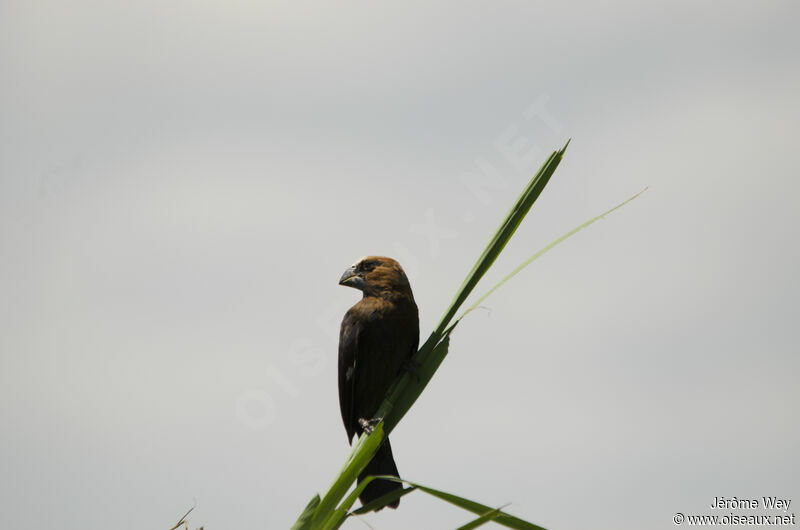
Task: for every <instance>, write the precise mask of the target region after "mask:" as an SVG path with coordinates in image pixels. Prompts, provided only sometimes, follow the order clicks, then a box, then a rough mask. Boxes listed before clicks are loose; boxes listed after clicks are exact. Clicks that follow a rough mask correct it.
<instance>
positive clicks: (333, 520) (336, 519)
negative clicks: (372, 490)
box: [321, 475, 375, 530]
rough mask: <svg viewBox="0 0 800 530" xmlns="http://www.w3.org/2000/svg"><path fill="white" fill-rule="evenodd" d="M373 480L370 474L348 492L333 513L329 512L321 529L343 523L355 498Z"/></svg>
mask: <svg viewBox="0 0 800 530" xmlns="http://www.w3.org/2000/svg"><path fill="white" fill-rule="evenodd" d="M373 480H375V477H373V476H371V475H370V476H368V477H366V478H365V479H364V480H362V481H361V483H360V484H359V485H358V486H356V487H355V489H354V490H353V491H351V492H350V495H348V496H347V498H346V499H345V500H344V501H342V504H340V505H339V506H338V507H337V508H336V509H335V510H334V511H333V514H331V516H330V517H329V518H328V519H327V520H326V521H325V522H324V523H323V525H322V527H321V530H335V529H336V528H339V527H340V526H342V523H344V520H345V519H346V518H347V516H348V513H347V511H348V510H349V509H350V507H351V506H352V505H353V504H354V503H355V502H356V499H357V498H358V496H359V495H361V492H362V491H364V489H365V488H366V487H367V486H368V485H369V483H370V482H372V481H373Z"/></svg>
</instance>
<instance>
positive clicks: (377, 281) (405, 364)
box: [339, 256, 419, 510]
mask: <svg viewBox="0 0 800 530" xmlns="http://www.w3.org/2000/svg"><path fill="white" fill-rule="evenodd" d="M339 285H343V286H346V287H352V288H355V289H358V290H360V291H361V292H362V293H363V296H362V298H361V300H359V301H358V302H357V303H356V304H355V305H354V306H353V307H351V308H350V309H349V310H348V311H347V313H346V314H345V315H344V318H343V319H342V326H341V329H340V331H339V406H340V408H341V413H342V421H343V422H344V428H345V430H346V431H347V441H348V443H350V444H352V440H353V435H355V434H358V435H360V434H361V433H363V432H364V431H365V430H369V425H370V424H371V423H372V422H374V421H376V420H378V419H379V418H375V414H376V413H377V412H378V408H379V407H380V405H381V403H382V402H383V400H384V398H385V397H386V392H387V390H388V388H389V386H390V385H391V384H392V382H393V381H394V380H395V379H396V378H397V376H398V375H399V374H400V373H401V372H402V370H404V369H412V368H410V367H412V366H413V361H412V358H413V356H414V354H415V353H416V351H417V346H418V345H419V312H418V310H417V304H416V302H414V295H413V293H412V292H411V285H410V284H409V282H408V278H407V277H406V274H405V272H404V271H403V268H402V267H401V266H400V264H399V263H398V262H397V261H395V260H394V259H392V258H387V257H384V256H366V257H364V258H362V259H360V260H359V261H357V262H356V263H354V264H353V265H351V266H350V267H348V268H347V270H345V271H344V273H343V274H342V276H341V278H340V279H339ZM369 475H393V476H396V477H399V474H398V472H397V465H396V464H395V462H394V456H393V455H392V446H391V445H390V444H389V438H388V437H386V438H385V439H384V440H383V443H382V444H381V446H380V447H379V448H378V450H377V452H376V453H375V456H373V458H372V460H371V461H370V462H369V463H368V464H367V466H366V467H365V468H364V470H363V471H362V472H361V474H360V475H359V477H358V483H359V484H360V483H361V482H362V481H363V480H364V478H366V477H367V476H369ZM402 487H403V486H402V484H400V483H399V482H393V481H389V480H385V479H375V480H373V481H372V482H370V483H369V484H368V485H367V487H366V488H365V489H364V491H363V492H361V495H359V497H358V498H359V500H360V501H361V504H362V505H366V504H368V503H369V502H371V501H373V500H375V499H377V498H379V497H381V496H383V495H386V494H388V493H390V492H392V491H394V490H396V489H401V488H402ZM399 504H400V500H399V499H396V500H395V501H393V502H391V503H389V504H387V506H389V507H390V508H393V509H394V508H397V507H398V506H399ZM380 509H382V508H379V510H380Z"/></svg>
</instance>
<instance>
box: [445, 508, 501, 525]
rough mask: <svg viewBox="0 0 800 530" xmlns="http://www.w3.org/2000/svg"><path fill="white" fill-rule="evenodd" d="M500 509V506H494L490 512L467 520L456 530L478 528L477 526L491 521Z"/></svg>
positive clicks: (499, 512) (498, 513)
mask: <svg viewBox="0 0 800 530" xmlns="http://www.w3.org/2000/svg"><path fill="white" fill-rule="evenodd" d="M501 513H503V512H502V510H501V509H500V508H495V509H494V510H492V511H491V512H487V513H485V514H483V515H481V516H480V517H478V518H477V519H473V520H472V521H470V522H468V523H467V524H465V525H463V526H459V527H458V528H457V529H456V530H472V529H473V528H478V527H479V526H483V525H485V524H486V523H488V522H489V521H492V520H493V519H494V518H495V517H497V516H498V515H500V514H501Z"/></svg>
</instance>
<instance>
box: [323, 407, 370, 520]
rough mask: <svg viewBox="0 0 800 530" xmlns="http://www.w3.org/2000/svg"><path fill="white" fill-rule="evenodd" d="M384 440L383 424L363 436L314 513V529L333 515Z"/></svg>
mask: <svg viewBox="0 0 800 530" xmlns="http://www.w3.org/2000/svg"><path fill="white" fill-rule="evenodd" d="M382 440H383V422H380V423H378V425H376V426H375V429H374V430H373V431H372V433H371V434H370V435H369V436H366V435H363V434H362V435H361V436H360V437H359V439H358V441H357V442H356V445H355V447H353V450H352V451H351V453H350V457H349V458H348V460H347V462H346V463H345V465H344V468H343V469H342V471H341V472H340V473H339V476H337V477H336V481H335V482H334V483H333V485H331V487H330V488H329V489H328V492H327V493H326V494H325V496H324V497H323V498H322V501H320V503H319V506H318V507H317V509H316V511H315V512H314V517H313V519H312V528H320V527H322V525H323V524H324V523H325V521H327V520H328V519H329V518H330V517H331V516H332V515H333V512H334V510H335V509H336V506H337V505H338V504H339V501H341V500H342V498H343V497H344V495H345V493H347V490H349V489H350V486H351V485H352V484H353V482H355V481H356V478H358V474H359V473H361V471H363V470H364V468H365V467H366V466H367V464H368V463H369V461H370V459H372V455H374V454H375V451H377V450H378V447H379V446H380V444H381V441H382Z"/></svg>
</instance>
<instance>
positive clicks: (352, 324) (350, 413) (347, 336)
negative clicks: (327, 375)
mask: <svg viewBox="0 0 800 530" xmlns="http://www.w3.org/2000/svg"><path fill="white" fill-rule="evenodd" d="M360 333H361V322H360V321H359V319H358V318H357V317H356V314H355V312H354V311H353V309H350V311H348V312H347V313H346V314H345V315H344V319H343V320H342V327H341V329H340V330H339V408H340V409H341V411H342V421H343V422H344V428H345V430H346V431H347V442H348V443H352V440H353V434H355V433H356V426H357V425H358V417H357V416H356V414H355V410H354V407H355V399H354V397H355V380H356V377H355V375H356V363H357V362H358V336H359V334H360Z"/></svg>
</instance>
